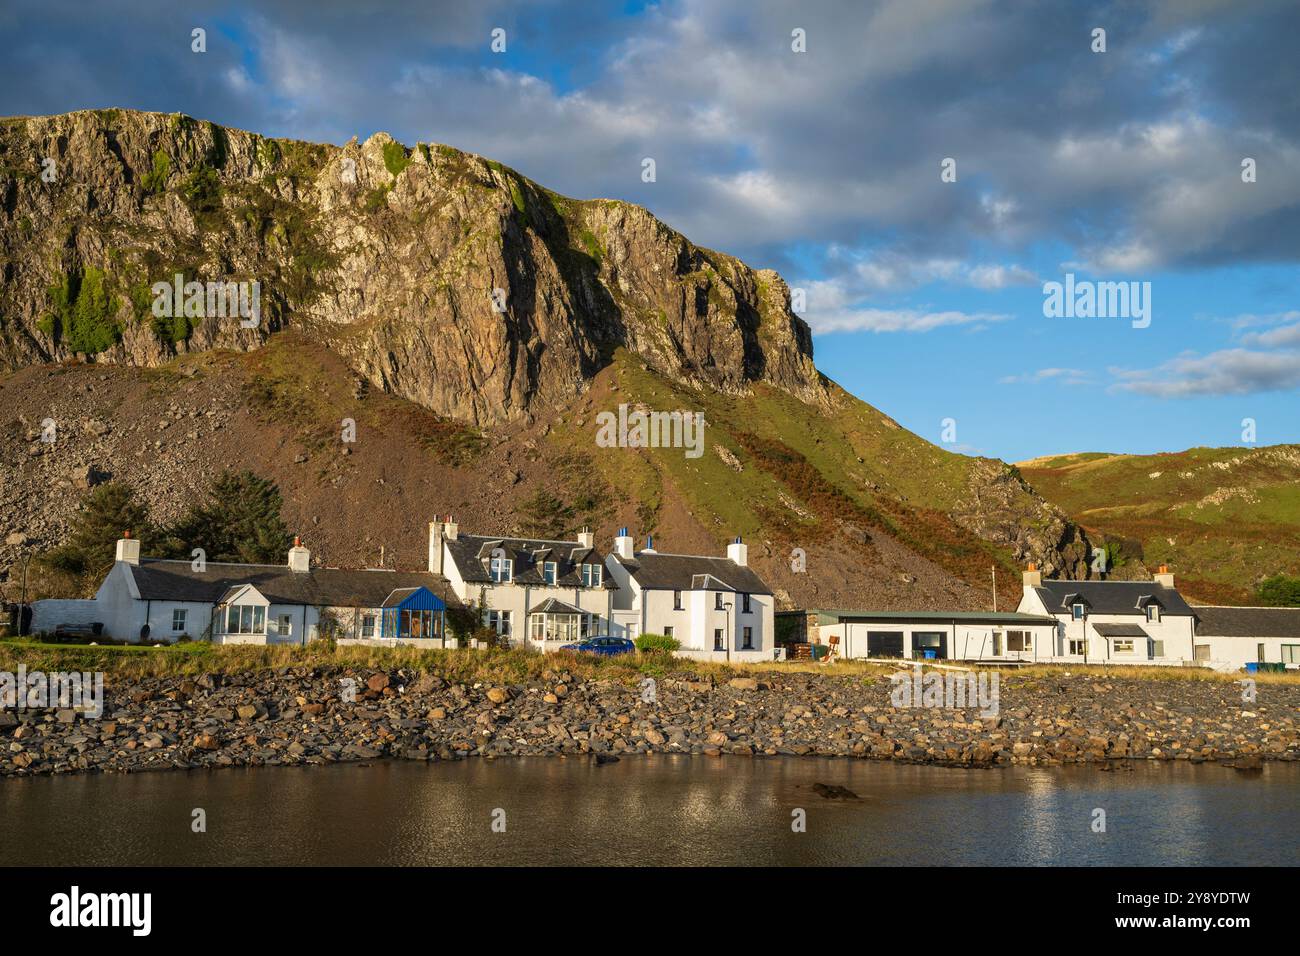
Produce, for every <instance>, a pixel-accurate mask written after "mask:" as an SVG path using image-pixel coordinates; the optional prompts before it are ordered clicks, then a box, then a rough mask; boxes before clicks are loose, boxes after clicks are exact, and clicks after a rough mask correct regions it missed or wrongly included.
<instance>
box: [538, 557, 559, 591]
mask: <svg viewBox="0 0 1300 956" xmlns="http://www.w3.org/2000/svg"><path fill="white" fill-rule="evenodd" d="M558 576H559V565H558V564H556V563H555V562H554V561H543V562H542V580H543V581H544V582H546V583H547V584H549V585H551V586H552V587H554V586H555V581H556V579H557V577H558Z"/></svg>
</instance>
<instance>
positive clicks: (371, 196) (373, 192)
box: [362, 183, 393, 212]
mask: <svg viewBox="0 0 1300 956" xmlns="http://www.w3.org/2000/svg"><path fill="white" fill-rule="evenodd" d="M392 188H393V187H392V186H390V185H389V184H387V183H385V184H384V185H382V186H376V187H375V188H374V189H370V190H367V191H366V198H365V201H364V202H363V203H362V208H364V209H365V211H366V212H378V211H379V210H381V209H383V208H384V207H385V206H387V205H388V194H389V192H391V191H392Z"/></svg>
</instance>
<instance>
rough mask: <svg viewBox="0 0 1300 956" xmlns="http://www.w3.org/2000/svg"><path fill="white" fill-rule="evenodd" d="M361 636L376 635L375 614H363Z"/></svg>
mask: <svg viewBox="0 0 1300 956" xmlns="http://www.w3.org/2000/svg"><path fill="white" fill-rule="evenodd" d="M361 636H362V637H374V636H375V616H374V615H373V614H362V615H361Z"/></svg>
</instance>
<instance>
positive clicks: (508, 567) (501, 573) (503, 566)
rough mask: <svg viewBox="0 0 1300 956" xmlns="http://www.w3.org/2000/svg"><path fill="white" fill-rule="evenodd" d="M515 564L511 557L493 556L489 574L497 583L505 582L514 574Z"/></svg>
mask: <svg viewBox="0 0 1300 956" xmlns="http://www.w3.org/2000/svg"><path fill="white" fill-rule="evenodd" d="M514 568H515V564H514V562H513V561H512V560H510V559H509V558H493V559H492V561H491V564H490V567H489V574H490V575H491V577H492V580H493V581H495V582H496V583H497V584H505V583H508V582H509V581H510V579H511V578H512V577H513V576H514Z"/></svg>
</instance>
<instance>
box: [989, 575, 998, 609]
mask: <svg viewBox="0 0 1300 956" xmlns="http://www.w3.org/2000/svg"><path fill="white" fill-rule="evenodd" d="M989 570H990V571H992V572H993V613H994V614H996V613H998V566H997V565H996V564H993V565H990V566H989Z"/></svg>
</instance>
